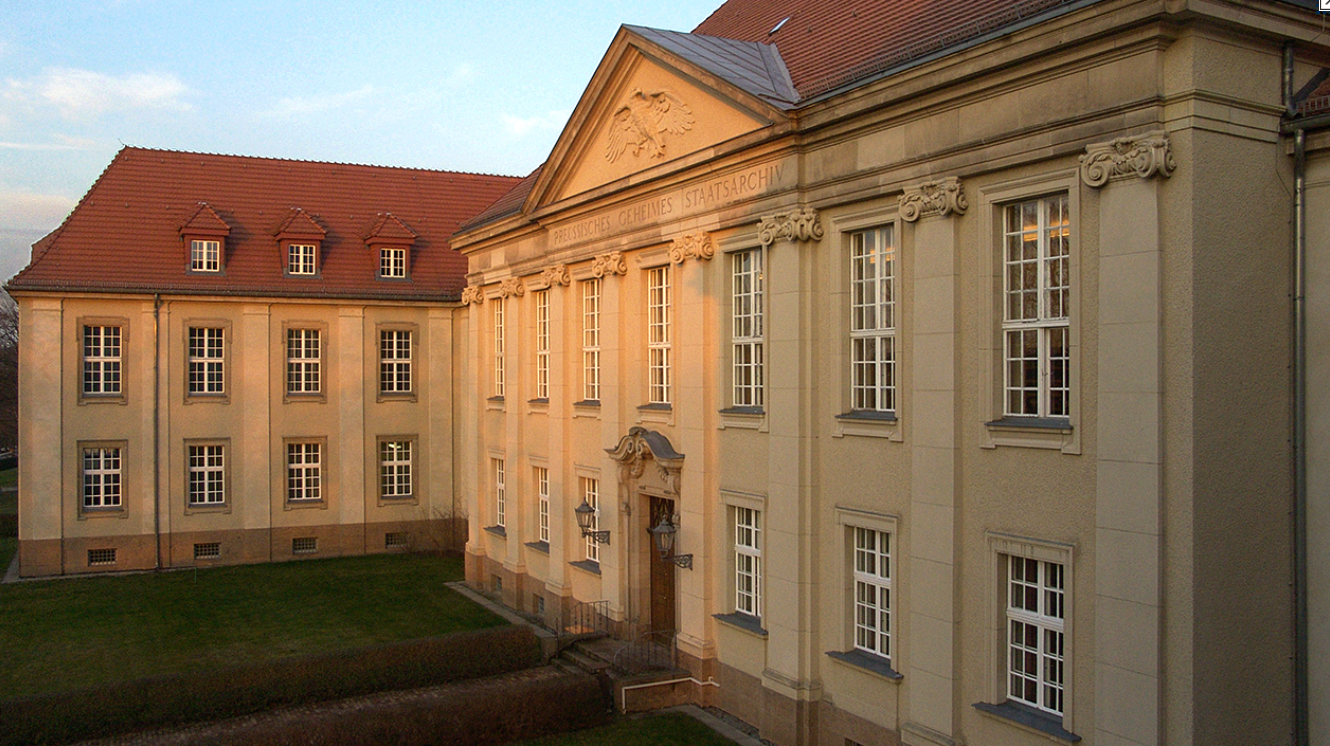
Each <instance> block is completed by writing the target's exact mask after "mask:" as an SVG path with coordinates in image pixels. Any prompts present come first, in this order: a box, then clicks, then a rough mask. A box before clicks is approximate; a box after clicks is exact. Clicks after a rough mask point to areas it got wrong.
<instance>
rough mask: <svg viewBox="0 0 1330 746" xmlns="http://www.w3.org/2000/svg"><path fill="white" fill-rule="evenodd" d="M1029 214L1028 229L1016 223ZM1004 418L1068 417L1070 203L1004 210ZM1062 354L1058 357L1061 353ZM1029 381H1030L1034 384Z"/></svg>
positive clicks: (1031, 202) (1062, 198)
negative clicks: (1018, 219)
mask: <svg viewBox="0 0 1330 746" xmlns="http://www.w3.org/2000/svg"><path fill="white" fill-rule="evenodd" d="M1027 210H1029V211H1030V212H1031V213H1033V215H1032V216H1033V218H1034V222H1033V224H1032V225H1031V224H1029V223H1026V222H1025V221H1024V220H1021V221H1019V223H1020V224H1016V223H1017V218H1020V217H1022V216H1025V217H1026V218H1028V217H1030V215H1027V213H1026V211H1027ZM1001 252H1002V263H1001V266H1002V277H1003V283H1002V287H1003V296H1002V350H1003V354H1002V360H1003V366H1002V368H1003V386H1002V413H1003V415H1004V416H1006V417H1032V418H1063V419H1069V418H1070V416H1071V364H1072V363H1071V306H1072V303H1073V301H1074V298H1075V296H1074V295H1073V292H1072V286H1071V268H1072V262H1071V200H1070V198H1069V196H1068V195H1067V194H1066V193H1065V192H1063V193H1057V194H1050V195H1045V196H1042V197H1036V198H1033V199H1027V200H1021V201H1019V202H1011V203H1008V204H1005V205H1003V206H1002V246H1001ZM1059 351H1060V352H1059ZM1031 378H1033V382H1031Z"/></svg>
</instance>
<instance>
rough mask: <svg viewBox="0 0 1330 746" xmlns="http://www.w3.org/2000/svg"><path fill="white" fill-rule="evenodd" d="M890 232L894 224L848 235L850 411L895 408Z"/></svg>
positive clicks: (892, 245)
mask: <svg viewBox="0 0 1330 746" xmlns="http://www.w3.org/2000/svg"><path fill="white" fill-rule="evenodd" d="M895 234H896V231H895V226H894V225H882V226H878V227H875V228H870V229H867V230H859V231H855V232H853V233H849V234H848V236H847V240H848V242H849V248H848V250H849V255H850V409H851V411H866V412H895V411H896V406H897V402H896V395H897V390H896V382H897V370H896V350H897V344H896V316H897V309H896V274H897V271H896V270H897V267H898V266H899V263H898V262H897V258H896V253H897V252H896V242H895ZM870 241H871V243H872V246H869V243H870Z"/></svg>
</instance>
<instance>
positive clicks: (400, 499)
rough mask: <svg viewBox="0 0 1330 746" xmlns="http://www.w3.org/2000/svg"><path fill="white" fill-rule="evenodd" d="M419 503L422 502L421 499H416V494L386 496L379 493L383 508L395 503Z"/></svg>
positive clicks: (408, 504) (380, 503)
mask: <svg viewBox="0 0 1330 746" xmlns="http://www.w3.org/2000/svg"><path fill="white" fill-rule="evenodd" d="M419 504H420V501H419V500H417V499H416V496H415V495H414V494H411V495H390V496H387V497H384V496H383V495H379V507H381V508H382V507H390V506H393V505H407V506H410V505H419Z"/></svg>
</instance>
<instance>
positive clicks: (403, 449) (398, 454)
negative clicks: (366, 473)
mask: <svg viewBox="0 0 1330 746" xmlns="http://www.w3.org/2000/svg"><path fill="white" fill-rule="evenodd" d="M414 455H415V443H414V441H412V440H411V439H410V438H383V439H381V440H379V497H380V498H381V499H384V500H409V499H411V498H412V497H414V495H415V481H414V480H415V468H414V466H415V464H414Z"/></svg>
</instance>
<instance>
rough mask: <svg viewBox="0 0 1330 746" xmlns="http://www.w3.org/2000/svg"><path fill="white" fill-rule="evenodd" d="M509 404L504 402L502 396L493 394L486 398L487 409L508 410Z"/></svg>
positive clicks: (492, 410) (493, 410) (494, 410)
mask: <svg viewBox="0 0 1330 746" xmlns="http://www.w3.org/2000/svg"><path fill="white" fill-rule="evenodd" d="M507 408H508V405H507V404H505V403H504V399H503V397H502V396H491V397H490V398H488V399H486V400H485V409H487V410H489V411H491V412H504V411H507Z"/></svg>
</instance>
